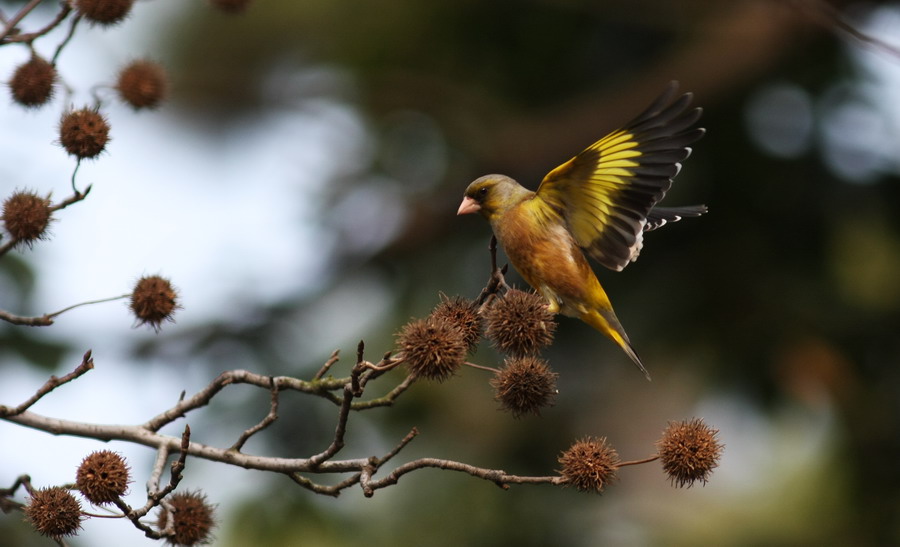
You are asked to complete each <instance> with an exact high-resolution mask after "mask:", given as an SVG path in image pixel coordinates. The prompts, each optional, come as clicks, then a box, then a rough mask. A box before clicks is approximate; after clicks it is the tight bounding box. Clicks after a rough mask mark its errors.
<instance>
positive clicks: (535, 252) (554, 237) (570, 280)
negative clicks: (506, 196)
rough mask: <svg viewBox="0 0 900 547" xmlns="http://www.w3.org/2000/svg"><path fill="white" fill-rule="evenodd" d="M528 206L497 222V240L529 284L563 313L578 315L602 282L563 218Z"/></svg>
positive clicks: (519, 207) (515, 209)
mask: <svg viewBox="0 0 900 547" xmlns="http://www.w3.org/2000/svg"><path fill="white" fill-rule="evenodd" d="M527 203H528V202H525V205H526V206H521V205H520V206H518V207H514V208H512V209H510V210H509V211H508V212H507V213H506V214H505V215H503V218H502V219H499V220H498V221H497V222H495V223H494V233H495V235H496V236H497V240H498V241H499V242H500V245H502V246H503V249H504V251H505V252H506V255H507V257H508V258H509V261H510V263H511V264H512V266H513V267H514V268H515V269H516V271H518V272H519V274H520V275H521V276H522V277H523V278H524V279H525V281H527V282H528V284H529V285H531V286H532V287H533V288H535V289H536V290H537V291H538V292H540V293H542V294H544V296H546V297H548V298H555V299H556V300H557V302H558V303H560V304H561V307H562V311H563V313H566V314H567V315H577V313H578V312H577V311H576V310H575V309H574V307H577V306H578V305H579V304H584V303H589V302H590V301H591V300H592V295H593V294H595V293H596V292H597V291H596V290H595V287H596V288H599V282H598V281H597V278H596V276H595V275H594V272H593V271H592V270H591V267H590V265H589V264H588V262H587V260H586V259H585V257H584V254H583V253H582V252H581V249H580V248H579V247H578V245H577V244H576V243H575V240H574V238H573V237H572V234H570V233H569V231H568V230H567V229H566V225H565V222H564V221H563V219H562V218H561V217H559V216H555V213H550V214H547V212H546V211H538V212H537V213H535V212H534V211H533V210H532V209H530V208H529V207H527ZM600 292H601V293H602V289H600ZM548 293H550V294H548Z"/></svg>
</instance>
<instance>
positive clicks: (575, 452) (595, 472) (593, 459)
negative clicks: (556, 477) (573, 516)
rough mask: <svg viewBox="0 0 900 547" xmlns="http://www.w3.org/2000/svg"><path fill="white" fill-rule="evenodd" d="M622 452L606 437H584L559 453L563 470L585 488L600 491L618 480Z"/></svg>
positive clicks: (576, 483) (564, 474)
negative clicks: (612, 445) (611, 444)
mask: <svg viewBox="0 0 900 547" xmlns="http://www.w3.org/2000/svg"><path fill="white" fill-rule="evenodd" d="M620 461H621V460H620V459H619V454H618V453H617V452H616V450H615V449H614V448H613V447H611V446H610V445H609V444H607V442H606V437H600V438H594V437H585V438H584V439H581V440H580V441H577V442H576V443H575V444H573V445H572V446H570V447H569V449H568V450H566V451H565V452H563V453H562V455H561V456H560V457H559V463H561V464H562V466H563V468H562V471H560V473H561V474H562V476H563V477H564V478H565V479H566V482H567V483H568V484H571V485H572V486H574V487H575V488H577V489H578V490H581V491H582V492H596V493H598V494H599V493H601V492H603V489H604V488H606V486H607V485H608V484H610V483H611V482H613V481H614V480H616V470H617V469H618V468H619V463H620Z"/></svg>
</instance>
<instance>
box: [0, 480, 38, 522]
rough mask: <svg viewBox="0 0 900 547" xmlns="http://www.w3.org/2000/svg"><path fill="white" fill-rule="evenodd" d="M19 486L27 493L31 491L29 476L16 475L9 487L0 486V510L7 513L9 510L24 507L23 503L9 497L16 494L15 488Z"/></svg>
mask: <svg viewBox="0 0 900 547" xmlns="http://www.w3.org/2000/svg"><path fill="white" fill-rule="evenodd" d="M20 486H21V487H23V488H24V489H25V491H26V492H28V493H29V494H31V493H32V492H33V489H32V488H31V477H30V476H28V475H19V476H18V477H16V481H15V482H14V483H13V484H12V486H10V487H9V488H0V511H3V512H4V513H9V512H10V511H13V510H17V509H22V508H23V507H25V505H24V504H22V503H19V502H17V501H15V500H12V499H9V498H11V497H12V496H15V495H16V490H18V489H19V487H20Z"/></svg>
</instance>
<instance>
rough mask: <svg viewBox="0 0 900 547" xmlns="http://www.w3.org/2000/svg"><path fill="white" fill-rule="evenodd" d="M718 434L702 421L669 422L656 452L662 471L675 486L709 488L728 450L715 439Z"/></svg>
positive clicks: (696, 419)
mask: <svg viewBox="0 0 900 547" xmlns="http://www.w3.org/2000/svg"><path fill="white" fill-rule="evenodd" d="M718 433H719V430H718V429H713V428H711V427H709V426H708V425H706V423H705V422H704V421H703V420H701V419H699V418H694V419H692V420H689V421H684V422H669V426H668V427H667V428H666V430H665V431H664V432H663V436H662V438H660V439H659V441H657V443H656V449H657V451H658V453H659V460H660V462H662V466H663V471H665V472H666V474H667V475H669V479H670V480H671V481H672V484H673V485H675V486H678V487H684V486H687V487H691V486H693V484H694V482H696V481H701V482H702V483H703V484H706V481H707V480H709V474H710V473H711V472H712V470H713V469H714V468H716V467H717V466H718V465H719V458H720V457H721V456H722V451H723V450H724V448H725V447H724V446H723V445H722V443H720V442H719V440H718V439H717V438H716V435H718Z"/></svg>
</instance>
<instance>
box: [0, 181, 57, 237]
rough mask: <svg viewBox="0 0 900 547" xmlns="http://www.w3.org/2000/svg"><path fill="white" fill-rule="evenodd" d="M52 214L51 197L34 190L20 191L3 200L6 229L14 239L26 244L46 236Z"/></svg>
mask: <svg viewBox="0 0 900 547" xmlns="http://www.w3.org/2000/svg"><path fill="white" fill-rule="evenodd" d="M50 215H51V211H50V199H49V198H42V197H40V196H38V195H37V194H35V193H34V192H26V191H18V192H15V193H14V194H13V195H11V196H10V197H9V198H7V199H6V201H4V202H3V217H2V218H3V225H4V227H5V228H6V231H7V232H9V235H10V237H12V238H13V240H15V241H17V242H22V243H25V244H26V245H31V244H32V243H34V242H35V241H37V240H38V239H44V238H45V237H46V235H47V227H48V226H49V225H50V221H51V220H52V219H51V217H50Z"/></svg>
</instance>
